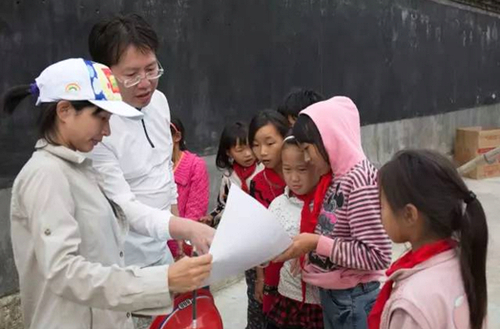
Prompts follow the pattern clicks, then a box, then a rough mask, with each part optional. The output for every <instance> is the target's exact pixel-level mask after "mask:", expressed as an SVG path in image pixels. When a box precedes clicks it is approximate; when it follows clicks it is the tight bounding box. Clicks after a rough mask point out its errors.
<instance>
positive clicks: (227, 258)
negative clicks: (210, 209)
mask: <svg viewBox="0 0 500 329" xmlns="http://www.w3.org/2000/svg"><path fill="white" fill-rule="evenodd" d="M291 243H292V240H291V239H290V237H289V236H288V234H287V233H286V232H285V230H284V229H283V227H282V226H281V224H280V223H279V222H278V220H277V219H276V218H275V217H274V215H273V214H272V213H271V212H270V211H269V210H267V209H266V208H265V207H264V206H262V205H261V204H260V203H259V202H258V201H257V200H255V199H254V198H252V197H251V196H249V195H248V194H246V193H245V192H243V191H242V190H241V189H240V188H239V187H237V186H235V185H234V184H233V185H232V186H231V189H230V191H229V195H228V199H227V203H226V208H225V210H224V214H223V215H222V219H221V222H220V224H219V227H218V228H217V232H216V234H215V237H214V240H213V242H212V246H211V247H210V251H209V252H210V254H211V255H212V256H213V263H212V272H211V274H210V277H209V279H208V281H207V282H206V284H213V283H214V282H217V281H220V280H223V279H225V278H227V277H230V276H233V275H236V274H239V273H242V272H244V271H246V270H248V269H250V268H252V267H255V266H258V265H259V264H263V263H266V262H268V261H270V260H272V259H273V258H275V257H276V256H278V255H280V254H281V253H282V252H283V251H285V250H286V249H287V248H288V246H290V244H291Z"/></svg>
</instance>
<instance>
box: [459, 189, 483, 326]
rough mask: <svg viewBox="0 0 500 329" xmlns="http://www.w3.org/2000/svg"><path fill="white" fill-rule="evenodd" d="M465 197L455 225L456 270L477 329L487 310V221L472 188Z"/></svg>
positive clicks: (471, 319)
mask: <svg viewBox="0 0 500 329" xmlns="http://www.w3.org/2000/svg"><path fill="white" fill-rule="evenodd" d="M465 201H466V208H465V211H464V212H463V215H462V216H461V220H460V224H459V228H458V232H459V246H460V248H459V255H460V271H461V273H462V280H463V281H464V287H465V292H466V294H467V301H468V302H469V313H470V323H471V329H481V328H482V327H483V323H484V318H485V317H486V313H487V298H488V293H487V286H486V253H487V247H488V225H487V223H486V216H485V214H484V210H483V207H482V205H481V203H480V202H479V200H477V199H476V197H475V195H474V194H473V192H469V194H468V195H467V196H466V198H465Z"/></svg>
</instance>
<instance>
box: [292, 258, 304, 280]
mask: <svg viewBox="0 0 500 329" xmlns="http://www.w3.org/2000/svg"><path fill="white" fill-rule="evenodd" d="M301 271H302V269H301V267H300V260H299V259H298V258H295V259H293V260H291V265H290V272H292V275H293V276H297V275H299V274H300V272H301Z"/></svg>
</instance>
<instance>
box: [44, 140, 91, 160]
mask: <svg viewBox="0 0 500 329" xmlns="http://www.w3.org/2000/svg"><path fill="white" fill-rule="evenodd" d="M35 149H36V150H44V151H46V152H49V153H50V154H53V155H55V156H57V157H58V158H61V159H63V160H66V161H69V162H73V163H76V164H82V163H84V162H89V163H91V161H92V160H90V159H88V158H87V157H86V156H84V155H83V154H81V153H79V152H76V151H73V150H70V149H69V148H67V147H66V146H56V145H52V144H49V142H47V140H45V139H43V138H42V139H39V140H38V141H37V142H36V145H35Z"/></svg>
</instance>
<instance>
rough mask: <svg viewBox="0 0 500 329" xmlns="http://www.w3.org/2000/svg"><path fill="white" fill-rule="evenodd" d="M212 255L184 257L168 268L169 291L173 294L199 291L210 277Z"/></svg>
mask: <svg viewBox="0 0 500 329" xmlns="http://www.w3.org/2000/svg"><path fill="white" fill-rule="evenodd" d="M211 269H212V255H210V254H206V255H203V256H199V257H184V258H182V259H180V260H179V261H177V262H175V263H173V264H172V265H170V266H169V268H168V273H167V276H168V278H167V280H168V287H169V290H170V291H171V292H173V293H184V292H188V291H193V290H195V289H198V288H199V287H201V286H202V285H203V282H204V281H205V280H206V279H207V278H208V276H209V275H210V271H211Z"/></svg>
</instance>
